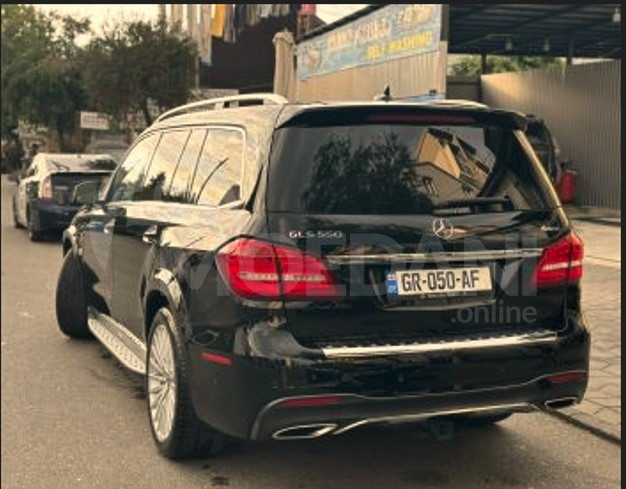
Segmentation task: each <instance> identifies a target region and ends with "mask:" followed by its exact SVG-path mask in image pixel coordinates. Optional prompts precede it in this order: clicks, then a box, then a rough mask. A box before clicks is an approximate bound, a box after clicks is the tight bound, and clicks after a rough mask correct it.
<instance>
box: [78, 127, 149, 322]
mask: <svg viewBox="0 0 626 489" xmlns="http://www.w3.org/2000/svg"><path fill="white" fill-rule="evenodd" d="M157 139H158V137H157V136H156V135H149V136H147V137H145V138H142V139H140V140H139V141H138V142H137V143H136V144H135V145H134V146H133V148H131V150H130V151H129V152H128V154H127V155H126V158H125V159H124V161H123V162H122V163H121V165H120V166H119V168H118V169H117V171H116V172H115V173H114V174H113V176H112V177H111V179H110V182H109V183H108V185H107V186H106V187H103V188H102V189H101V191H102V194H103V195H102V196H100V197H99V198H98V199H97V202H96V203H95V204H94V205H93V206H92V208H91V209H90V210H89V212H88V213H87V214H86V215H85V216H84V217H83V218H79V219H78V220H77V221H76V225H77V227H79V228H80V229H79V230H78V231H79V233H78V234H79V236H80V248H81V252H82V255H83V263H84V265H85V276H86V279H87V282H88V290H89V291H90V292H91V293H92V294H93V295H94V299H95V300H96V302H101V303H102V305H103V306H105V307H102V309H105V310H107V311H108V312H110V311H111V310H112V309H113V296H114V292H113V269H114V266H115V263H114V257H113V251H114V247H113V236H114V233H113V231H114V227H115V223H116V221H117V220H119V219H122V218H123V215H124V213H125V212H126V208H125V206H124V205H123V204H124V202H127V201H132V200H133V198H134V195H135V192H136V189H137V187H138V186H139V184H140V182H142V181H143V175H144V173H145V170H146V166H147V164H148V162H149V161H150V158H151V156H152V153H153V151H154V148H155V146H156V141H157Z"/></svg>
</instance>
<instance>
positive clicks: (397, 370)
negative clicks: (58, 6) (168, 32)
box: [57, 94, 590, 458]
mask: <svg viewBox="0 0 626 489" xmlns="http://www.w3.org/2000/svg"><path fill="white" fill-rule="evenodd" d="M525 123H526V119H525V118H524V117H523V116H522V115H520V114H517V113H512V112H507V111H501V110H492V109H489V108H485V107H477V106H471V105H463V104H450V103H448V104H445V105H438V104H437V103H430V104H415V103H398V102H393V101H390V102H373V103H372V102H364V103H349V104H339V103H332V104H331V103H328V104H325V103H313V104H290V103H287V101H286V100H284V99H282V97H279V96H277V95H271V94H269V95H264V94H261V95H245V96H237V97H227V98H223V99H213V100H209V101H205V102H197V103H194V104H189V105H186V106H183V107H179V108H177V109H174V110H172V111H170V112H167V113H165V114H163V115H161V117H159V118H158V120H157V121H156V122H155V123H154V124H153V126H152V127H150V128H149V129H147V130H146V131H145V132H144V133H143V134H142V135H141V136H140V137H139V138H138V139H137V141H136V142H135V143H134V145H133V146H132V147H131V149H130V150H129V152H128V153H127V155H126V157H125V159H124V160H123V162H122V163H121V165H120V167H119V168H118V170H117V172H116V173H115V174H114V175H113V176H112V178H111V179H110V181H109V183H108V184H107V185H106V186H104V187H102V188H101V189H100V190H99V192H98V195H97V196H95V198H94V202H93V204H92V205H91V206H88V207H86V208H83V210H82V211H81V212H80V213H79V214H77V215H76V217H75V218H74V220H73V222H72V224H71V226H70V227H69V228H68V229H67V230H66V232H65V234H64V241H63V253H64V263H63V267H62V270H61V272H60V277H59V283H58V289H57V317H58V322H59V326H60V328H61V330H62V331H63V332H64V333H65V334H67V335H69V336H71V337H75V338H83V337H89V336H91V335H93V336H95V337H97V338H98V339H99V340H100V341H101V342H102V343H103V344H104V345H105V346H106V347H107V348H108V349H110V350H111V352H112V353H113V354H114V355H115V356H116V357H117V358H118V359H119V361H120V362H121V363H123V364H124V365H125V366H127V367H128V368H130V369H132V370H134V371H136V372H140V373H142V374H145V379H146V390H147V398H148V403H147V404H148V414H149V420H150V426H151V429H152V434H153V437H154V440H155V442H156V445H157V446H158V448H159V450H160V452H161V453H162V454H163V455H165V456H166V457H170V458H182V457H186V456H190V455H192V454H193V453H196V452H197V451H199V450H203V449H204V450H206V449H209V448H210V447H211V446H214V445H215V443H216V440H220V439H224V436H223V435H228V436H230V437H235V438H243V439H254V440H263V439H278V440H289V439H298V438H314V437H319V436H322V435H326V434H333V435H334V434H340V433H344V432H346V431H348V430H351V429H353V428H355V427H358V426H362V425H365V424H368V423H388V422H391V423H394V422H419V421H427V423H429V424H430V423H436V422H444V423H447V424H448V425H453V421H454V422H457V421H458V422H468V423H474V424H488V423H493V422H496V421H499V420H502V419H504V418H506V417H507V416H509V415H510V414H511V413H514V412H524V411H531V410H534V409H552V408H560V407H565V406H568V405H571V404H573V403H576V402H579V401H580V400H581V398H582V397H583V394H584V392H585V389H586V385H587V372H588V361H589V343H590V340H589V331H588V330H587V327H586V326H585V322H584V320H583V317H582V315H581V310H580V279H581V276H582V257H583V245H582V243H581V241H580V240H579V239H578V237H577V236H576V235H575V234H574V233H573V231H572V227H571V225H570V223H569V222H568V220H567V218H566V216H565V214H564V213H563V210H562V208H561V206H560V204H559V201H558V198H557V196H556V195H555V192H554V189H553V188H552V186H551V184H550V182H549V179H548V176H547V175H546V172H545V171H544V169H543V167H542V165H541V163H540V162H539V160H538V159H537V157H536V156H535V154H534V153H533V151H532V148H531V147H530V145H529V143H528V141H527V139H526V137H525V136H524V125H525Z"/></svg>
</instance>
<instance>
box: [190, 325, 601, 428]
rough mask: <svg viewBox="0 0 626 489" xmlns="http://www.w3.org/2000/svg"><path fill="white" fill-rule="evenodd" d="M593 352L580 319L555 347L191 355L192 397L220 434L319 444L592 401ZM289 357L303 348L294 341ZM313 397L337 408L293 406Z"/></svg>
mask: <svg viewBox="0 0 626 489" xmlns="http://www.w3.org/2000/svg"><path fill="white" fill-rule="evenodd" d="M248 334H249V333H248ZM236 343H237V342H236ZM589 345H590V340H589V332H588V330H587V328H586V326H585V324H584V322H583V320H582V318H581V317H580V316H575V317H572V318H570V320H569V323H568V328H567V330H566V332H564V333H561V334H559V335H558V336H556V337H555V338H553V339H552V340H550V341H542V342H538V343H536V344H530V343H526V344H520V343H511V344H508V345H507V344H501V345H497V346H496V347H493V348H489V349H484V348H473V349H472V348H465V349H449V350H446V349H445V348H443V349H440V350H439V351H430V352H415V353H410V354H402V355H399V354H398V355H386V356H379V357H354V358H346V357H339V358H333V359H328V358H321V357H318V356H317V353H316V352H314V351H299V352H296V351H294V352H293V353H294V355H293V356H288V355H285V353H284V351H283V352H282V355H283V356H282V357H281V356H274V357H272V356H271V355H269V354H268V352H267V349H266V350H265V351H263V352H261V351H259V350H258V349H257V350H256V351H254V349H255V348H254V346H255V345H252V346H248V347H249V348H252V351H248V352H247V353H246V354H236V353H234V352H228V353H224V352H219V354H220V355H224V358H227V359H228V361H227V362H214V361H207V360H204V359H202V353H203V352H210V350H207V349H206V348H202V347H200V346H196V345H190V346H189V355H190V360H191V362H190V363H191V365H190V367H191V368H190V377H191V395H192V401H193V403H194V407H195V409H196V412H197V414H198V416H199V417H200V418H201V419H202V420H204V421H205V422H207V423H208V424H210V425H211V426H213V427H214V428H216V429H218V430H220V431H222V432H224V433H227V434H229V435H232V436H236V437H240V438H248V439H259V440H263V439H270V438H281V432H283V433H284V431H283V430H285V429H288V428H292V427H298V426H314V428H311V432H312V434H313V435H317V434H318V433H319V434H326V433H336V434H339V433H342V432H345V431H348V430H350V429H352V428H354V427H357V426H361V425H363V424H368V423H386V422H413V421H421V420H426V419H430V418H437V417H442V416H455V415H462V414H464V413H467V412H478V411H482V412H484V413H490V412H502V411H507V412H519V411H528V410H533V409H536V408H543V407H545V403H546V402H549V401H553V400H559V399H567V400H570V401H572V402H579V401H580V400H581V399H582V397H583V395H584V393H585V390H586V387H587V376H586V373H587V372H588V365H589ZM281 347H282V348H283V350H284V349H285V348H286V349H287V350H289V348H295V345H293V344H292V343H291V342H290V341H289V340H288V339H286V338H285V339H283V340H282V345H281ZM213 352H215V351H214V350H213ZM566 372H578V373H581V372H582V373H584V374H585V375H583V376H578V377H574V378H573V380H571V381H565V382H558V383H557V382H550V381H548V380H547V379H546V377H548V376H551V375H554V374H560V373H566ZM312 396H313V397H316V396H330V397H331V401H332V402H331V403H330V404H325V405H321V404H317V405H313V406H311V405H307V402H304V403H303V402H301V401H297V402H296V403H295V404H296V405H295V406H294V405H293V404H294V403H293V402H292V403H291V404H292V405H291V406H289V404H290V403H289V402H287V405H285V401H289V400H294V399H297V400H306V399H310V398H311V397H312ZM326 401H328V399H326ZM322 404H323V403H322ZM317 428H319V430H318V429H317ZM305 431H306V430H305ZM302 433H304V431H303V432H302ZM302 437H311V436H302Z"/></svg>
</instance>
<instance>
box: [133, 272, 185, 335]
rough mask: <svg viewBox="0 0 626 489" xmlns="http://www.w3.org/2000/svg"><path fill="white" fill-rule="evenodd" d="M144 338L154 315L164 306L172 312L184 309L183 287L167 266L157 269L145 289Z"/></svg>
mask: <svg viewBox="0 0 626 489" xmlns="http://www.w3.org/2000/svg"><path fill="white" fill-rule="evenodd" d="M144 297H145V299H144V331H143V333H144V339H145V340H146V341H147V339H148V333H149V332H150V326H151V325H152V321H153V319H154V316H155V315H156V313H157V312H158V310H159V309H161V308H162V307H168V308H170V309H171V310H172V312H179V311H182V310H183V309H184V301H183V296H182V289H181V287H180V284H179V283H178V280H177V279H176V277H175V276H174V274H173V273H172V272H170V271H169V270H167V269H165V268H160V269H157V270H155V272H154V274H153V275H152V277H151V278H150V279H149V280H148V281H147V283H146V285H145V289H144Z"/></svg>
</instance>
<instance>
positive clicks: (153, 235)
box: [141, 225, 159, 244]
mask: <svg viewBox="0 0 626 489" xmlns="http://www.w3.org/2000/svg"><path fill="white" fill-rule="evenodd" d="M158 235H159V228H158V227H157V226H155V225H152V226H150V227H149V228H148V229H146V230H145V231H144V233H143V236H142V238H141V239H142V241H143V242H144V243H148V244H153V243H155V242H156V240H157V237H158Z"/></svg>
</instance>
